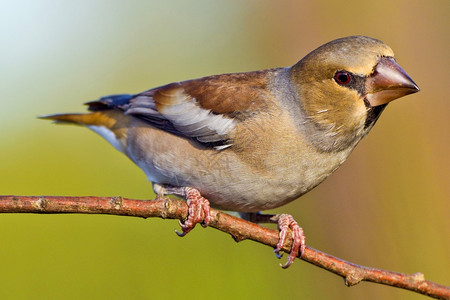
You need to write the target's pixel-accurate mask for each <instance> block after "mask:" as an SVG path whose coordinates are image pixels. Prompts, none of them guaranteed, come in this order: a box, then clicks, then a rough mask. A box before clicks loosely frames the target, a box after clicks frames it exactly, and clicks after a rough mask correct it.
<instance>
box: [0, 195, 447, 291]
mask: <svg viewBox="0 0 450 300" xmlns="http://www.w3.org/2000/svg"><path fill="white" fill-rule="evenodd" d="M0 213H39V214H58V213H81V214H109V215H119V216H132V217H142V218H149V217H160V218H163V219H179V220H184V219H185V218H186V217H187V205H186V203H185V202H184V201H182V200H178V199H171V198H162V197H161V198H157V199H156V200H154V201H146V200H133V199H125V198H122V197H60V196H0ZM209 226H210V227H214V228H216V229H219V230H220V231H223V232H226V233H228V234H230V235H231V236H232V237H233V238H234V239H235V240H236V241H237V242H239V241H242V240H245V239H250V240H253V241H256V242H259V243H261V244H264V245H267V246H270V247H273V248H275V246H276V244H277V242H278V231H277V230H272V229H268V228H265V227H262V226H259V225H257V224H254V223H251V222H248V221H245V220H242V219H239V218H236V217H233V216H230V215H228V214H226V213H224V212H221V211H219V210H215V209H211V222H210V224H209ZM290 247H291V240H290V241H287V242H286V245H285V247H284V248H283V251H285V252H287V253H289V251H290ZM301 259H302V260H304V261H306V262H309V263H311V264H314V265H316V266H318V267H321V268H323V269H325V270H328V271H330V272H333V273H335V274H337V275H339V276H341V277H343V278H344V279H345V284H346V285H347V286H352V285H355V284H357V283H359V282H361V281H370V282H375V283H380V284H385V285H390V286H394V287H398V288H402V289H406V290H410V291H414V292H417V293H420V294H424V295H428V296H430V297H433V298H437V299H450V287H448V286H444V285H440V284H437V283H434V282H431V281H428V280H425V278H424V275H423V274H421V273H414V274H402V273H397V272H391V271H385V270H380V269H374V268H369V267H364V266H359V265H357V264H354V263H350V262H347V261H345V260H342V259H339V258H337V257H334V256H331V255H329V254H326V253H324V252H321V251H319V250H316V249H313V248H311V247H306V250H305V253H303V255H302V258H301Z"/></svg>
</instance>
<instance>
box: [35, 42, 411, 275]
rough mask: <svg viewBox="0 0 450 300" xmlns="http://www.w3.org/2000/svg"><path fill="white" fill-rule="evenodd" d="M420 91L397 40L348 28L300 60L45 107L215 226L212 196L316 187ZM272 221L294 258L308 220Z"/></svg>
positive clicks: (220, 201) (273, 196) (254, 200)
mask: <svg viewBox="0 0 450 300" xmlns="http://www.w3.org/2000/svg"><path fill="white" fill-rule="evenodd" d="M417 91H419V88H418V86H417V85H416V84H415V83H414V81H413V80H412V79H411V78H410V77H409V76H408V74H406V72H405V71H403V69H402V68H401V67H400V66H399V65H398V64H397V63H396V61H395V58H394V53H393V52H392V50H391V48H390V47H389V46H387V45H386V44H384V43H383V42H381V41H379V40H376V39H373V38H369V37H365V36H350V37H345V38H340V39H337V40H334V41H331V42H329V43H326V44H324V45H322V46H320V47H319V48H317V49H315V50H314V51H312V52H311V53H309V54H308V55H306V56H305V57H304V58H303V59H302V60H300V61H299V62H298V63H296V64H295V65H293V66H292V67H285V68H275V69H268V70H262V71H255V72H248V73H235V74H222V75H214V76H208V77H203V78H199V79H192V80H187V81H182V82H174V83H170V84H167V85H164V86H160V87H156V88H152V89H150V90H147V91H145V92H142V93H138V94H123V95H111V96H106V97H102V98H100V99H98V100H96V101H92V102H88V103H87V106H88V110H89V111H90V112H89V113H86V114H56V115H49V116H44V117H42V118H45V119H51V120H54V121H56V122H58V123H74V124H79V125H83V126H86V127H88V128H90V129H91V130H93V131H95V132H96V133H98V134H100V135H101V136H102V137H103V138H105V139H106V140H107V141H108V142H109V143H111V145H113V146H114V147H115V148H116V149H117V150H119V151H120V152H123V153H124V154H125V155H127V156H128V157H129V158H130V159H131V160H132V161H133V162H134V163H135V164H136V165H138V166H139V167H140V168H141V169H142V170H143V171H144V173H145V174H146V176H147V178H148V180H149V181H151V182H152V183H153V189H154V191H155V193H157V194H158V195H164V194H173V195H178V196H181V197H183V198H185V199H186V200H187V203H188V206H189V216H188V219H187V220H186V221H185V222H184V223H181V227H182V230H183V231H182V233H180V235H185V234H186V233H188V232H189V231H190V230H191V229H192V228H193V227H194V226H195V224H196V223H202V225H204V226H207V224H208V222H209V220H210V214H209V208H210V205H211V206H212V207H215V208H219V209H224V210H230V211H237V212H241V213H244V215H245V214H247V215H253V216H255V215H256V214H257V212H259V211H261V210H266V209H272V208H275V207H279V206H282V205H284V204H286V203H288V202H290V201H292V200H295V199H297V198H298V197H300V196H301V195H303V194H305V193H306V192H308V191H310V190H311V189H312V188H314V187H315V186H317V185H318V184H319V183H321V182H322V181H323V180H324V179H325V178H327V177H328V176H329V175H330V174H331V173H333V171H335V170H336V169H337V168H338V167H339V166H340V165H341V164H342V163H343V162H344V161H345V160H346V159H347V157H348V156H349V154H350V152H352V150H353V148H354V147H355V146H356V145H357V144H358V142H359V141H360V140H361V139H362V138H363V137H364V136H365V135H366V134H367V133H368V132H369V131H370V129H371V128H372V127H373V125H374V124H375V122H376V121H377V120H378V117H379V116H380V114H381V113H382V112H383V110H384V109H385V108H386V106H387V104H388V103H389V102H390V101H392V100H394V99H397V98H400V97H402V96H405V95H408V94H411V93H415V92H417ZM271 220H272V221H273V222H277V223H278V227H279V230H280V240H279V243H278V245H277V248H276V249H275V252H276V253H277V254H279V252H280V250H281V248H282V246H283V243H284V240H285V238H286V235H287V233H288V232H291V234H292V236H293V246H292V249H291V253H290V255H289V258H288V261H287V263H286V264H285V265H284V266H283V267H288V266H289V265H290V264H291V263H292V262H293V260H294V259H295V257H296V256H298V255H301V253H302V252H303V250H304V247H305V237H304V234H303V231H302V230H301V228H300V227H299V225H298V224H297V223H296V222H295V221H294V219H293V218H292V217H291V216H290V215H287V214H282V215H277V216H274V217H273V218H272V219H271ZM289 229H291V231H290V230H289Z"/></svg>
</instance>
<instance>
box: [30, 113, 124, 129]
mask: <svg viewBox="0 0 450 300" xmlns="http://www.w3.org/2000/svg"><path fill="white" fill-rule="evenodd" d="M118 115H120V114H119V112H116V111H114V110H110V111H104V112H103V111H98V112H93V113H86V114H82V113H81V114H80V113H78V114H54V115H46V116H39V117H38V118H39V119H45V120H52V121H54V122H55V123H60V124H75V125H82V126H103V127H106V128H108V129H111V128H112V127H114V125H115V124H116V122H117V119H118V118H117V117H118Z"/></svg>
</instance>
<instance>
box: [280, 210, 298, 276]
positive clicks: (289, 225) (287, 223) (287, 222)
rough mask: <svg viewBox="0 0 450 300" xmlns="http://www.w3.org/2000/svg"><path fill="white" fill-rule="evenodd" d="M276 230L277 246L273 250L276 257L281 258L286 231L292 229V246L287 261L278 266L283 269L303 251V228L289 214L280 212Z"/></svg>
mask: <svg viewBox="0 0 450 300" xmlns="http://www.w3.org/2000/svg"><path fill="white" fill-rule="evenodd" d="M277 223H278V230H279V231H280V233H279V240H278V244H277V247H276V248H275V250H274V252H275V255H276V256H277V258H281V257H282V256H283V254H282V253H281V250H282V249H283V245H284V241H285V240H286V236H287V233H288V231H289V229H291V230H292V247H291V252H290V253H289V257H288V260H287V262H286V263H285V264H284V265H282V264H280V266H281V267H282V268H283V269H286V268H288V267H289V266H290V265H291V264H292V263H293V262H294V260H295V258H296V257H297V256H298V255H300V257H301V256H302V254H303V253H304V252H305V247H306V244H305V234H304V233H303V229H302V228H301V227H300V226H299V225H298V223H297V222H296V221H295V220H294V218H293V217H292V216H291V215H288V214H281V215H279V216H278V221H277Z"/></svg>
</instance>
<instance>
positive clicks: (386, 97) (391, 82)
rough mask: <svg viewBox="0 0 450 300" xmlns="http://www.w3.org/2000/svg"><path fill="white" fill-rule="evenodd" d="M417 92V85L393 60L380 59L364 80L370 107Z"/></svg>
mask: <svg viewBox="0 0 450 300" xmlns="http://www.w3.org/2000/svg"><path fill="white" fill-rule="evenodd" d="M418 91H419V87H418V86H417V84H415V83H414V81H413V80H412V79H411V77H409V75H408V74H406V72H405V71H404V70H403V69H402V68H401V67H400V66H399V65H398V64H397V63H396V62H395V60H394V59H393V58H388V57H383V58H381V59H380V60H379V61H378V64H377V65H376V67H375V70H374V72H373V73H372V75H370V76H369V78H367V80H366V99H367V100H368V101H369V103H370V106H372V107H373V106H378V105H382V104H386V103H389V102H391V101H392V100H394V99H397V98H400V97H403V96H406V95H408V94H412V93H416V92H418Z"/></svg>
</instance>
